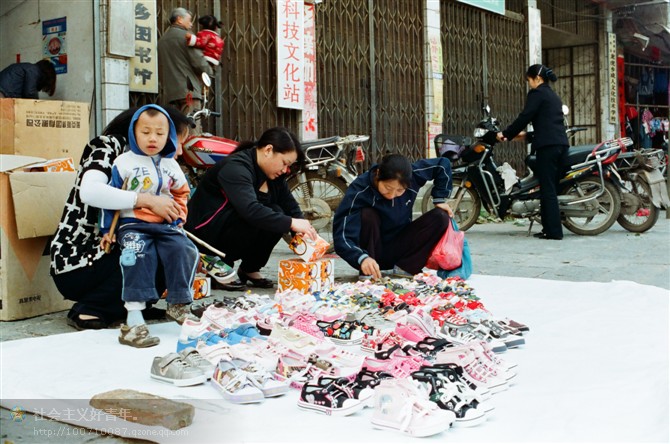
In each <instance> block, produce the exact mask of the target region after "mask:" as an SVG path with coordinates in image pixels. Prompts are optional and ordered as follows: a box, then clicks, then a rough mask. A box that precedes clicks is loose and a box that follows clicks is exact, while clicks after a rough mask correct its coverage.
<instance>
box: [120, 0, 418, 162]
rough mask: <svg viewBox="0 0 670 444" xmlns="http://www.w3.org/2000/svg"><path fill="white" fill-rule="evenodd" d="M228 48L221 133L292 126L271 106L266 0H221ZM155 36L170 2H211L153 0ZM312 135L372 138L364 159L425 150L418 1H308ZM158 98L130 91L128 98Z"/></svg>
mask: <svg viewBox="0 0 670 444" xmlns="http://www.w3.org/2000/svg"><path fill="white" fill-rule="evenodd" d="M219 1H220V5H221V7H220V10H221V19H222V20H223V22H224V23H225V25H224V30H223V31H222V34H223V36H224V38H225V41H226V45H225V49H224V52H223V62H222V65H221V69H222V70H223V72H222V79H223V84H222V88H221V92H220V93H219V94H220V96H221V98H222V100H221V102H222V108H223V109H222V111H223V117H222V124H223V133H224V134H225V136H226V137H230V138H233V139H247V138H251V137H258V136H259V135H260V133H261V131H263V130H264V129H266V128H268V127H271V126H276V125H281V126H286V127H288V128H290V129H292V130H293V131H295V132H296V133H298V134H299V133H300V131H299V129H300V128H299V113H298V112H297V111H294V110H288V109H282V108H277V106H276V82H275V63H276V54H275V48H274V39H275V37H274V29H275V6H276V4H275V1H274V0H270V1H267V0H244V1H241V0H219ZM158 3H159V5H158V18H159V26H158V28H159V35H160V34H162V32H163V31H164V30H165V29H167V27H168V23H167V21H168V20H167V19H168V16H169V14H170V11H171V10H172V8H174V7H177V6H183V7H185V8H188V9H190V10H191V11H192V12H193V13H194V14H196V16H200V15H204V14H211V13H212V12H213V10H214V7H213V2H212V1H211V0H208V1H185V2H184V1H182V2H177V1H175V0H159V2H158ZM316 12H317V13H316V31H317V64H318V73H317V82H318V93H317V96H318V108H319V109H318V112H319V134H320V136H322V137H328V136H332V135H336V134H346V133H361V134H370V135H372V139H371V143H370V151H369V159H370V160H372V161H375V160H378V159H379V158H380V157H381V156H382V155H383V154H384V153H386V152H397V153H402V154H405V155H407V156H410V157H412V158H415V159H416V158H418V157H421V156H422V155H423V144H424V139H425V131H426V130H425V113H424V61H423V52H424V47H423V42H424V38H423V14H424V11H423V2H421V1H416V0H383V1H382V0H367V1H361V0H329V1H327V2H323V3H319V4H318V5H317V8H316ZM155 100H156V95H155V94H154V95H152V94H136V93H133V94H131V102H132V104H134V105H137V104H143V103H147V102H154V101H155Z"/></svg>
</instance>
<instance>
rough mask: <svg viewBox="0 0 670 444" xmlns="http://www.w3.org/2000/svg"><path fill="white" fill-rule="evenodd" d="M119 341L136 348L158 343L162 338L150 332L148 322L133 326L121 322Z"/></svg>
mask: <svg viewBox="0 0 670 444" xmlns="http://www.w3.org/2000/svg"><path fill="white" fill-rule="evenodd" d="M119 342H120V343H121V344H124V345H130V346H131V347H135V348H147V347H153V346H154V345H158V344H159V343H160V342H161V340H160V339H159V338H157V337H156V336H151V335H150V334H149V328H148V327H147V325H146V324H140V325H134V326H132V327H129V326H128V325H126V324H121V329H120V332H119Z"/></svg>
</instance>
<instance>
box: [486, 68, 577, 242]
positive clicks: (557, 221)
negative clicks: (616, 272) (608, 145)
mask: <svg viewBox="0 0 670 444" xmlns="http://www.w3.org/2000/svg"><path fill="white" fill-rule="evenodd" d="M557 79H558V78H557V77H556V74H554V72H553V71H552V70H551V69H549V68H547V67H546V66H544V65H532V66H530V67H529V68H528V70H527V71H526V80H527V81H528V85H529V86H530V91H528V97H527V98H526V106H525V108H524V109H523V111H521V114H519V116H518V117H517V118H516V120H515V121H514V122H513V123H512V124H511V125H510V126H508V127H507V128H506V129H505V130H503V131H502V132H500V133H498V140H499V141H501V142H502V141H506V140H512V139H514V138H515V137H516V136H517V135H518V134H519V133H520V132H521V131H522V130H523V129H524V128H525V127H526V126H527V125H528V124H529V123H530V122H532V123H533V130H534V136H533V144H532V148H533V151H535V152H536V153H537V166H536V168H535V174H537V176H538V180H539V181H540V216H541V219H542V232H541V233H537V234H536V235H535V237H539V238H541V239H555V240H560V239H563V226H562V225H561V213H560V210H559V208H558V192H557V188H558V183H559V181H560V180H561V174H562V171H563V166H564V165H565V163H566V157H567V155H568V147H569V146H570V144H569V143H568V136H567V135H566V133H565V124H564V123H563V110H562V105H563V104H562V103H561V99H560V97H558V95H557V94H556V93H555V92H554V91H553V90H552V89H551V87H549V83H548V82H549V81H552V82H555V81H556V80H557Z"/></svg>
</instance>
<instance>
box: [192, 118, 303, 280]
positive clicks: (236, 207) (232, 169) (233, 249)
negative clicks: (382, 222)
mask: <svg viewBox="0 0 670 444" xmlns="http://www.w3.org/2000/svg"><path fill="white" fill-rule="evenodd" d="M304 158H305V155H304V153H303V152H302V148H301V147H300V142H299V141H298V139H297V137H296V136H295V135H294V134H293V133H291V132H290V131H289V130H287V129H286V128H279V127H278V128H271V129H269V130H267V131H265V132H264V133H263V134H262V135H261V138H260V139H259V140H258V141H256V142H242V143H241V144H240V145H239V146H238V147H237V149H236V150H235V152H234V153H233V154H231V155H230V156H228V157H226V158H224V159H223V160H220V161H219V162H217V163H216V165H214V166H213V167H212V168H210V169H209V170H207V172H206V173H205V176H204V177H203V178H202V180H201V181H200V184H199V185H198V188H197V189H196V191H195V194H194V195H193V197H192V198H191V200H190V201H189V203H188V214H189V217H188V220H187V222H186V226H185V228H186V230H187V231H189V232H191V233H193V234H195V235H196V236H198V237H199V238H200V239H202V240H204V241H205V242H207V243H209V244H211V245H213V246H214V247H215V248H217V249H219V250H221V251H222V252H224V253H225V254H226V257H225V258H223V261H224V262H225V263H226V264H228V265H229V266H231V267H232V266H233V265H234V263H235V261H236V260H238V259H241V260H242V262H241V264H240V266H239V268H238V270H237V275H238V277H239V282H234V283H232V284H224V286H223V288H224V289H226V290H237V289H239V288H241V287H242V286H243V285H244V284H248V285H249V284H250V285H251V286H254V287H259V288H272V286H273V285H274V282H272V281H271V280H269V279H266V278H264V277H263V276H261V274H260V271H259V270H260V269H261V268H262V267H264V266H265V264H266V263H267V262H268V260H269V259H270V255H271V254H272V249H273V248H274V247H275V245H277V242H279V240H280V239H281V236H282V234H284V233H288V232H289V231H293V232H295V233H302V234H304V235H305V236H306V237H308V238H310V239H315V238H316V230H315V229H314V227H312V225H311V224H310V222H309V221H308V220H306V219H305V218H304V217H303V214H302V211H301V210H300V207H299V206H298V203H297V202H296V201H295V199H294V198H293V195H292V194H291V191H290V190H289V188H288V185H287V183H286V173H288V171H289V168H290V166H291V165H292V164H294V163H296V162H298V163H302V161H303V160H304Z"/></svg>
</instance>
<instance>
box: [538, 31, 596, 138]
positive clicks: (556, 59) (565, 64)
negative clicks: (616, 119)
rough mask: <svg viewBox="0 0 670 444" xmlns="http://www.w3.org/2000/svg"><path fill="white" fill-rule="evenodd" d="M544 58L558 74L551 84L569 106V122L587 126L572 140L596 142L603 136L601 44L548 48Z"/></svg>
mask: <svg viewBox="0 0 670 444" xmlns="http://www.w3.org/2000/svg"><path fill="white" fill-rule="evenodd" d="M543 60H544V63H545V64H546V65H547V66H550V67H551V68H552V69H553V70H554V72H556V74H557V76H558V81H557V82H556V83H554V84H552V88H554V90H555V91H556V93H557V94H558V95H559V96H560V97H561V99H562V100H563V103H564V104H565V105H568V107H569V108H570V114H569V115H568V122H569V123H570V125H573V126H578V127H584V128H587V131H584V132H580V133H577V135H576V136H575V139H574V141H572V144H573V145H582V144H587V143H597V142H598V141H599V140H601V139H600V137H601V131H600V121H599V119H600V115H601V111H600V95H599V93H598V92H599V91H600V82H599V78H598V71H599V67H598V45H597V44H591V45H581V46H570V47H565V48H554V49H546V50H544V51H543Z"/></svg>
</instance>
